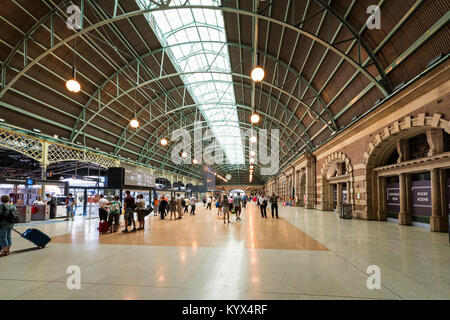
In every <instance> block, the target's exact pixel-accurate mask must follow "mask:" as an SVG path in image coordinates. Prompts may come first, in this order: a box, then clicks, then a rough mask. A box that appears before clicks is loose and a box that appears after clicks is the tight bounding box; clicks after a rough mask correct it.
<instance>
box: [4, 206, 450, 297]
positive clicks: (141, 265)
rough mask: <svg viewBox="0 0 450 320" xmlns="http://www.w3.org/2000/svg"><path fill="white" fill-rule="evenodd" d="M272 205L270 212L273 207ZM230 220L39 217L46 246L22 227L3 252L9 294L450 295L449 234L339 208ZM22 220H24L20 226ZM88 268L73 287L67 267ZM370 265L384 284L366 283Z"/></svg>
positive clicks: (252, 211) (284, 210)
mask: <svg viewBox="0 0 450 320" xmlns="http://www.w3.org/2000/svg"><path fill="white" fill-rule="evenodd" d="M268 213H269V212H268ZM234 220H235V219H234V216H233V217H232V219H231V223H230V224H224V223H223V220H222V219H221V217H219V218H218V217H217V215H216V209H214V208H213V210H212V211H208V212H206V211H205V209H204V208H203V207H200V208H198V213H197V215H195V216H189V215H185V216H184V218H183V219H182V220H172V221H170V220H162V221H161V220H159V218H158V217H154V216H149V217H148V218H147V222H146V223H147V224H146V230H145V231H138V232H136V233H132V234H122V233H116V234H111V235H110V234H107V235H101V236H99V235H98V232H97V230H96V227H97V225H98V220H91V221H89V220H86V219H85V218H84V217H81V216H79V217H77V218H76V220H75V222H60V223H52V224H45V225H39V226H37V227H38V228H39V229H41V230H42V231H44V232H46V233H47V234H49V235H51V237H52V239H53V240H52V242H51V243H50V244H49V245H48V247H47V248H45V249H34V248H33V245H32V244H30V243H28V242H27V241H25V240H23V239H21V238H20V237H18V236H16V235H14V238H13V242H14V245H13V249H14V252H13V253H12V254H11V255H10V256H8V257H2V258H0V299H450V273H449V270H450V269H449V267H450V245H449V243H448V235H447V234H441V233H433V232H429V231H427V230H425V229H420V228H416V227H406V226H398V225H396V224H393V223H387V222H375V221H363V220H356V219H355V220H341V219H339V218H338V217H337V216H336V214H335V213H332V212H322V211H316V210H305V209H302V208H291V207H280V219H279V220H276V219H272V218H271V217H270V213H269V218H267V219H262V218H261V217H260V215H259V212H258V211H257V209H256V208H255V207H254V206H249V207H248V208H247V209H245V211H244V213H243V215H242V221H240V222H235V221H234ZM17 229H24V228H23V226H20V225H19V226H17ZM71 265H76V266H79V268H80V270H81V274H80V275H81V289H79V290H77V289H73V290H69V289H68V288H67V284H66V282H67V279H68V277H69V276H70V275H69V274H68V273H67V272H66V271H67V268H68V267H69V266H71ZM370 265H376V266H379V268H380V271H381V288H380V289H379V290H378V289H374V290H369V289H368V288H367V284H366V283H367V279H368V277H369V274H367V273H366V270H367V267H368V266H370Z"/></svg>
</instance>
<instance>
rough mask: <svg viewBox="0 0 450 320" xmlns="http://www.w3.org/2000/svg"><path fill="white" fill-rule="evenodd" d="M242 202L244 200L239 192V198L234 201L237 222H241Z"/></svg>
mask: <svg viewBox="0 0 450 320" xmlns="http://www.w3.org/2000/svg"><path fill="white" fill-rule="evenodd" d="M241 202H242V198H241V196H240V193H239V192H238V193H237V196H236V197H235V198H234V199H233V204H234V210H235V211H236V221H241Z"/></svg>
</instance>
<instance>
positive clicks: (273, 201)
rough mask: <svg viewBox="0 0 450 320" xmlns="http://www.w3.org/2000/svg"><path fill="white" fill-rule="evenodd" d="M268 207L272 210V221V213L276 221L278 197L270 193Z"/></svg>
mask: <svg viewBox="0 0 450 320" xmlns="http://www.w3.org/2000/svg"><path fill="white" fill-rule="evenodd" d="M270 207H271V209H272V219H273V213H274V211H275V213H276V216H277V219H278V196H276V195H275V193H272V196H271V197H270Z"/></svg>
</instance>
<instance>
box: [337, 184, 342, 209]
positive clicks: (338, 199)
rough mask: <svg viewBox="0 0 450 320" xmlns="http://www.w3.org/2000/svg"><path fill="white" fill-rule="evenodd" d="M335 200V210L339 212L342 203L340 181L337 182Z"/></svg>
mask: <svg viewBox="0 0 450 320" xmlns="http://www.w3.org/2000/svg"><path fill="white" fill-rule="evenodd" d="M336 189H337V201H336V212H337V213H341V204H342V183H338V184H337V188H336Z"/></svg>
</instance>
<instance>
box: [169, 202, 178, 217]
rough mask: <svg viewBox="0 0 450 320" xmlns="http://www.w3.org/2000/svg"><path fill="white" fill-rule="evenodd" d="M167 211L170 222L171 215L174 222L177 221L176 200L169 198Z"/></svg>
mask: <svg viewBox="0 0 450 320" xmlns="http://www.w3.org/2000/svg"><path fill="white" fill-rule="evenodd" d="M169 211H170V220H172V215H173V217H174V220H176V219H177V200H175V197H173V196H172V197H170V202H169Z"/></svg>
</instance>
